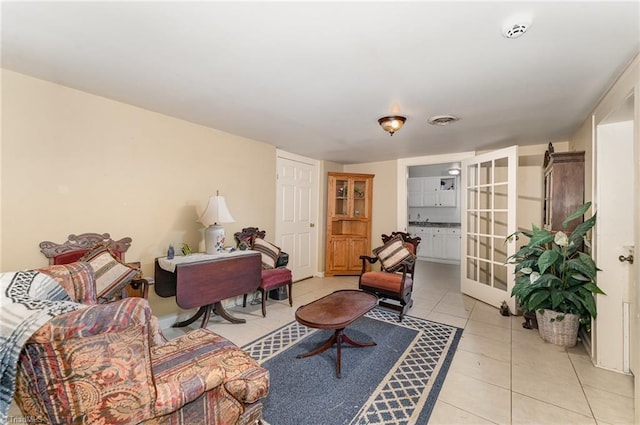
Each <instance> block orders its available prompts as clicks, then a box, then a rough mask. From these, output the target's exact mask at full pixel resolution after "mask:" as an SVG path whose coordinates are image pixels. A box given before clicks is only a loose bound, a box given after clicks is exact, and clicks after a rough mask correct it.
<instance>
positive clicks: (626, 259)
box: [618, 254, 633, 264]
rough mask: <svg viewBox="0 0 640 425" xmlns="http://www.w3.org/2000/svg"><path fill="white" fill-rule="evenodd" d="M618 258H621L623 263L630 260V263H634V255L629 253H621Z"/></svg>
mask: <svg viewBox="0 0 640 425" xmlns="http://www.w3.org/2000/svg"><path fill="white" fill-rule="evenodd" d="M618 260H620V262H621V263H624V262H625V261H628V262H629V264H633V255H631V254H629V255H627V256H626V257H625V256H624V255H621V256H619V257H618Z"/></svg>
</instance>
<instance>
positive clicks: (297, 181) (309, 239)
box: [276, 151, 318, 282]
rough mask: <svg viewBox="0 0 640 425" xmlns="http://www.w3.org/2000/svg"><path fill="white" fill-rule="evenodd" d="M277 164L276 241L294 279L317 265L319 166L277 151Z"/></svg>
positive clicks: (306, 274)
mask: <svg viewBox="0 0 640 425" xmlns="http://www.w3.org/2000/svg"><path fill="white" fill-rule="evenodd" d="M276 167H277V181H276V241H277V243H279V244H280V248H281V249H282V250H283V251H285V252H287V253H288V254H289V264H288V265H287V268H289V269H290V270H291V273H292V275H293V280H294V282H295V281H298V280H301V279H306V278H308V277H311V276H313V274H314V271H315V270H316V268H317V267H316V263H317V257H318V256H317V240H318V234H317V227H316V212H317V209H318V208H317V202H318V165H317V162H316V161H314V160H311V159H308V158H303V157H300V156H297V155H293V154H288V153H285V152H281V151H278V157H277V161H276Z"/></svg>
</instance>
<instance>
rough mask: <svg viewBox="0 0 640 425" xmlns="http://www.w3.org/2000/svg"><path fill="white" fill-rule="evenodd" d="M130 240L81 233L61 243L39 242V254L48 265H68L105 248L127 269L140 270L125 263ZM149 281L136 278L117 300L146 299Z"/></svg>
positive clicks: (136, 264)
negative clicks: (98, 247)
mask: <svg viewBox="0 0 640 425" xmlns="http://www.w3.org/2000/svg"><path fill="white" fill-rule="evenodd" d="M131 242H132V239H131V238H130V237H124V238H122V239H118V240H113V239H112V238H111V235H109V233H102V234H100V233H82V234H80V235H74V234H71V235H69V236H68V237H67V240H66V241H65V242H63V243H56V242H50V241H43V242H40V252H42V253H43V254H44V256H45V257H47V258H48V259H49V265H52V266H53V265H61V264H70V263H73V262H76V261H78V260H80V259H81V258H82V257H84V256H85V255H86V254H87V253H89V252H91V251H92V250H93V249H94V248H95V247H96V246H99V245H101V246H103V247H106V248H107V249H108V250H109V252H110V253H112V254H113V255H114V256H115V258H116V259H117V260H118V261H120V262H122V263H123V264H126V265H127V266H129V267H132V268H135V269H138V270H140V263H139V262H133V263H126V261H125V258H124V257H125V253H126V252H127V250H128V249H129V247H130V246H131ZM149 283H150V282H149V279H148V278H142V277H141V276H137V277H135V278H134V279H132V280H131V282H130V283H129V284H128V285H127V286H126V287H125V288H123V290H122V292H121V294H119V295H118V298H123V297H126V296H141V297H142V298H147V296H148V294H149Z"/></svg>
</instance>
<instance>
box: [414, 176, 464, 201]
mask: <svg viewBox="0 0 640 425" xmlns="http://www.w3.org/2000/svg"><path fill="white" fill-rule="evenodd" d="M407 203H408V205H409V206H410V207H455V206H456V205H457V203H458V190H457V180H456V178H455V177H451V176H442V177H410V178H408V179H407Z"/></svg>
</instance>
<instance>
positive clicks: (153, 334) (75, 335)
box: [15, 262, 269, 425]
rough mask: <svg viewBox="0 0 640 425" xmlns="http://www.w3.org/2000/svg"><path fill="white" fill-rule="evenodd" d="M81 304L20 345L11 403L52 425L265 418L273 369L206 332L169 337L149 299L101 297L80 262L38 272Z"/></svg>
mask: <svg viewBox="0 0 640 425" xmlns="http://www.w3.org/2000/svg"><path fill="white" fill-rule="evenodd" d="M38 272H39V273H40V274H45V275H48V276H50V277H51V278H53V279H55V280H56V281H57V282H58V283H59V284H60V285H61V286H62V287H63V288H64V290H65V291H66V292H67V293H68V295H69V297H70V299H71V300H72V301H75V302H77V303H82V305H81V306H79V308H77V309H75V310H73V311H68V312H66V313H62V314H58V315H55V317H52V318H51V319H50V320H48V321H47V322H46V323H45V324H44V325H43V326H41V327H40V328H39V329H38V330H37V331H36V332H35V333H34V334H33V335H31V337H30V338H29V339H28V341H27V343H26V344H25V345H24V347H23V349H22V351H21V352H20V356H19V360H18V364H17V377H16V390H15V400H16V402H17V404H18V406H19V407H20V409H21V410H22V412H23V414H24V415H25V417H30V418H42V422H44V423H51V424H88V423H91V424H137V423H145V424H225V425H226V424H259V423H261V422H262V403H261V401H260V400H261V399H262V398H264V397H265V396H266V395H267V393H268V390H269V372H268V371H267V370H266V369H263V368H262V367H260V366H259V365H258V363H257V362H256V361H254V360H253V359H252V358H251V357H250V356H249V355H248V354H247V353H246V352H244V351H243V350H241V349H240V348H238V347H237V346H235V345H234V344H233V343H231V342H230V341H229V340H227V339H225V338H223V337H221V336H219V335H217V334H215V333H213V332H211V331H209V330H206V329H198V330H194V331H191V332H189V333H187V334H186V335H184V336H182V337H179V338H176V339H172V340H168V341H167V340H166V339H165V338H164V336H163V335H162V332H161V331H160V329H159V327H158V321H157V319H156V318H155V317H154V316H153V315H152V314H151V310H150V308H149V305H148V302H147V300H145V299H143V298H125V299H122V300H119V301H115V302H111V303H106V304H98V303H97V302H96V298H95V293H94V292H93V291H94V289H93V288H95V282H94V274H93V269H92V268H91V267H90V266H89V265H88V264H87V263H83V262H76V263H71V264H67V265H59V266H49V267H45V268H42V269H39V270H38Z"/></svg>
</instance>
